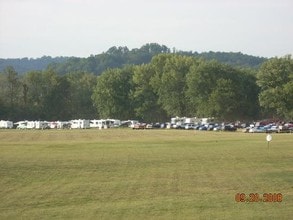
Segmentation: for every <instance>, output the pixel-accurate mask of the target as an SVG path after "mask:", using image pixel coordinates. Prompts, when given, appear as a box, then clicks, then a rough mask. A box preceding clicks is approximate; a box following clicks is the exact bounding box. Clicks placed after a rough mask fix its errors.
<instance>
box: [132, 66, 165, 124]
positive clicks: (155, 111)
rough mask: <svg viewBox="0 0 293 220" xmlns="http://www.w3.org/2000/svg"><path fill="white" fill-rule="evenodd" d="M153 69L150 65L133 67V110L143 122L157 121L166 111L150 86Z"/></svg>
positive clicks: (161, 118)
mask: <svg viewBox="0 0 293 220" xmlns="http://www.w3.org/2000/svg"><path fill="white" fill-rule="evenodd" d="M154 74H155V71H154V68H153V66H152V65H150V64H147V65H141V66H137V67H135V68H134V74H133V85H134V89H133V92H132V96H131V97H132V99H133V105H134V112H135V115H136V117H137V118H138V119H140V120H142V121H145V122H157V121H161V120H164V119H166V112H165V111H164V110H163V109H162V108H161V105H160V104H159V103H158V95H157V94H156V93H155V92H154V90H153V89H152V87H151V84H150V82H151V79H152V77H153V76H154Z"/></svg>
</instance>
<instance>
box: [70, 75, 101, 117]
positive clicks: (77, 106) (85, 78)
mask: <svg viewBox="0 0 293 220" xmlns="http://www.w3.org/2000/svg"><path fill="white" fill-rule="evenodd" d="M66 77H67V80H68V81H69V83H70V91H71V104H72V106H71V113H72V115H71V116H72V118H85V119H90V118H92V119H93V118H96V117H97V112H96V108H95V107H94V105H93V101H92V99H91V96H92V94H93V91H94V87H95V85H96V80H97V77H96V76H95V75H93V74H90V73H85V72H76V73H69V74H67V75H66Z"/></svg>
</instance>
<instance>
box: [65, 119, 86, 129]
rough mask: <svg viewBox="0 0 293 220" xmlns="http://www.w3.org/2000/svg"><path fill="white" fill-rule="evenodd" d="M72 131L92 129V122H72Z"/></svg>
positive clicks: (82, 120) (78, 120) (83, 120)
mask: <svg viewBox="0 0 293 220" xmlns="http://www.w3.org/2000/svg"><path fill="white" fill-rule="evenodd" d="M70 123H71V129H77V128H79V129H87V128H90V120H85V119H76V120H71V121H70Z"/></svg>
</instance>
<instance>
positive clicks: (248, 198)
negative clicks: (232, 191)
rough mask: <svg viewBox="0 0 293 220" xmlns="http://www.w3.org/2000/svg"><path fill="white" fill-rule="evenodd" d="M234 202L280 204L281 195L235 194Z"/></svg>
mask: <svg viewBox="0 0 293 220" xmlns="http://www.w3.org/2000/svg"><path fill="white" fill-rule="evenodd" d="M235 201H236V202H282V201H283V195H282V193H263V194H259V193H248V194H245V193H236V195H235Z"/></svg>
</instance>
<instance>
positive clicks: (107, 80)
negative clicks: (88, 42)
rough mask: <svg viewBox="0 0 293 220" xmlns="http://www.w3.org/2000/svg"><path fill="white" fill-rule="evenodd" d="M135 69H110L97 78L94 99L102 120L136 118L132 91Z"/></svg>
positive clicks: (129, 67)
mask: <svg viewBox="0 0 293 220" xmlns="http://www.w3.org/2000/svg"><path fill="white" fill-rule="evenodd" d="M132 75H133V67H131V66H128V67H124V68H123V69H108V70H107V71H105V72H104V73H103V74H102V75H101V76H99V77H98V78H97V85H96V87H95V89H94V92H93V95H92V99H93V102H94V105H95V107H96V108H97V111H98V114H99V116H100V117H102V118H119V119H129V118H131V117H133V116H134V112H133V104H132V101H131V97H130V96H131V91H132V89H133V83H132Z"/></svg>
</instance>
